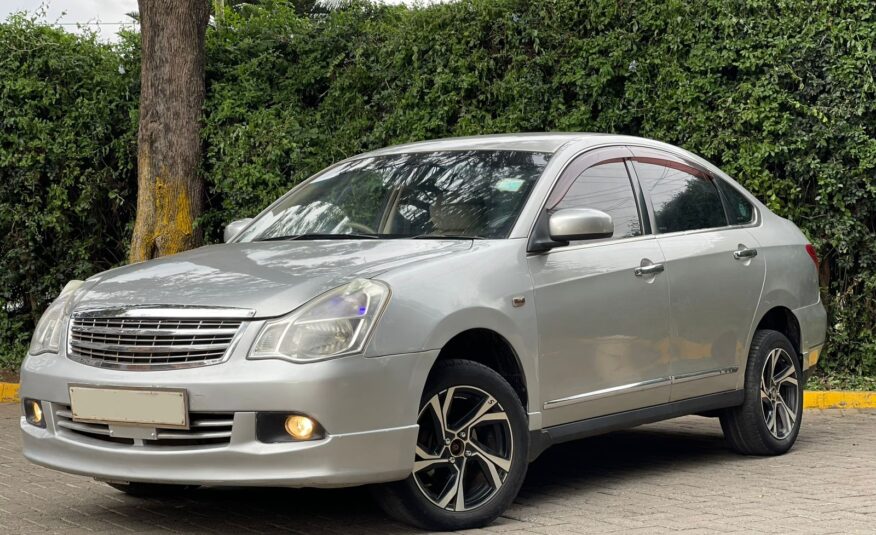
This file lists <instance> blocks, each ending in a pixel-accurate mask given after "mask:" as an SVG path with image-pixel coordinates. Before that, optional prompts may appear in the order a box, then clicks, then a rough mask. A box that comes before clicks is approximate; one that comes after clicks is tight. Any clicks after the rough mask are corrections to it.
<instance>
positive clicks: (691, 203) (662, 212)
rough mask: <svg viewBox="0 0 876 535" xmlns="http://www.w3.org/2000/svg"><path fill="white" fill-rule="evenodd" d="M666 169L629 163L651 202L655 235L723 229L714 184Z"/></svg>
mask: <svg viewBox="0 0 876 535" xmlns="http://www.w3.org/2000/svg"><path fill="white" fill-rule="evenodd" d="M670 165H671V164H667V165H662V164H658V163H651V162H643V161H638V160H635V161H633V167H634V169H635V170H636V175H638V177H639V182H640V183H641V184H642V189H643V190H644V192H645V195H649V196H650V198H651V204H652V206H653V210H654V219H655V220H656V223H657V232H658V233H660V234H666V233H668V232H679V231H683V230H698V229H707V228H715V227H723V226H726V225H727V219H726V217H725V216H724V205H723V204H721V197H720V196H719V195H718V189H717V188H716V187H715V183H714V182H712V180H711V179H709V178H707V177H705V176H695V175H693V174H691V173H688V172H686V171H684V170H682V169H681V168H676V167H671V166H670ZM678 167H682V166H678Z"/></svg>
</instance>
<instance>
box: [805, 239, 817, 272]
mask: <svg viewBox="0 0 876 535" xmlns="http://www.w3.org/2000/svg"><path fill="white" fill-rule="evenodd" d="M806 252H807V253H809V258H811V259H812V261H813V262H815V269H818V252H816V251H815V247H813V246H812V244H811V243H807V244H806Z"/></svg>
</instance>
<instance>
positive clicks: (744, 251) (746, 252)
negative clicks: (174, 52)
mask: <svg viewBox="0 0 876 535" xmlns="http://www.w3.org/2000/svg"><path fill="white" fill-rule="evenodd" d="M755 256H757V249H749V248H748V247H746V246H744V245H742V244H741V243H740V244H739V249H736V250H735V251H733V258H735V259H736V260H747V259H749V258H754V257H755Z"/></svg>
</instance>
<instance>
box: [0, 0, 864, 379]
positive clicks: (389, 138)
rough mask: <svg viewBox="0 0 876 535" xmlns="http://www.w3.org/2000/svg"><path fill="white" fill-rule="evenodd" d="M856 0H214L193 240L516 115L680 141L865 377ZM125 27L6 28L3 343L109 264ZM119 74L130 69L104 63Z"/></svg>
mask: <svg viewBox="0 0 876 535" xmlns="http://www.w3.org/2000/svg"><path fill="white" fill-rule="evenodd" d="M874 43H876V4H874V3H873V2H872V1H871V0H830V1H815V2H813V1H802V0H745V1H742V0H729V1H728V0H701V1H698V2H686V1H677V0H639V1H636V2H632V1H628V0H591V1H589V2H578V1H576V0H549V1H543V2H536V1H522V0H463V1H459V2H454V3H450V4H440V5H434V6H431V7H421V8H413V9H411V8H405V7H399V6H389V7H376V6H372V5H369V4H368V3H363V2H354V3H352V4H350V5H348V6H347V7H345V8H343V9H340V10H336V11H333V12H331V13H328V14H320V15H314V16H311V17H302V16H301V15H300V14H298V13H297V12H296V9H295V7H294V5H291V4H290V3H284V2H275V3H270V2H267V3H262V4H261V6H260V7H257V8H256V7H252V6H250V7H249V8H248V9H247V10H246V11H245V12H243V13H236V12H234V11H232V10H228V12H227V13H226V14H225V17H224V22H223V23H222V25H221V26H220V27H219V28H216V27H213V28H211V29H210V31H209V32H208V41H207V48H208V50H207V53H208V63H207V65H208V67H207V79H208V82H207V83H208V96H207V103H206V109H205V128H204V131H203V140H204V150H205V156H204V161H203V173H204V176H205V177H206V179H207V181H208V183H209V190H210V191H209V199H208V206H209V209H208V212H207V213H206V214H205V215H204V217H203V219H202V221H201V224H202V225H203V227H204V229H205V231H206V235H207V236H208V237H209V238H210V239H211V240H217V239H218V238H219V234H220V229H221V226H222V224H223V223H224V222H226V221H229V220H231V219H234V218H238V217H243V216H250V215H253V214H255V213H256V212H257V211H258V210H259V209H260V208H261V207H263V206H264V205H266V204H267V203H268V202H269V201H271V200H273V199H274V198H275V197H277V196H278V195H279V194H280V193H282V192H283V191H285V190H287V189H288V188H289V187H291V186H293V185H294V184H296V183H297V182H299V181H300V180H302V179H303V178H305V177H307V176H308V175H310V174H311V173H313V172H315V171H317V170H319V169H320V168H322V167H325V166H326V165H328V164H330V163H332V162H334V161H337V160H339V159H341V158H344V157H346V156H350V155H353V154H355V153H357V152H361V151H363V150H367V149H371V148H376V147H380V146H383V145H388V144H392V143H399V142H405V141H412V140H421V139H428V138H436V137H442V136H451V135H465V134H480V133H493V132H516V131H546V130H567V131H596V132H616V133H624V134H633V135H641V136H646V137H651V138H656V139H660V140H663V141H667V142H669V143H673V144H677V145H680V146H683V147H685V148H687V149H690V150H692V151H694V152H696V153H698V154H700V155H702V156H704V157H705V158H707V159H709V160H711V161H712V162H714V163H715V164H717V165H718V166H720V167H721V168H722V169H724V170H725V171H727V172H728V173H729V174H730V175H732V176H734V177H736V178H737V180H739V181H740V182H741V183H742V184H743V185H745V186H746V187H747V188H748V189H749V190H750V191H752V192H753V193H754V194H756V195H757V196H758V197H759V198H760V199H761V200H763V201H764V202H765V203H766V204H768V205H769V206H770V208H771V209H773V210H774V211H776V212H777V213H779V214H781V215H783V216H785V217H788V218H790V219H792V220H793V221H794V222H795V223H797V224H798V225H799V226H800V227H801V228H803V229H804V231H805V232H806V233H807V235H808V236H809V237H810V239H811V240H812V241H813V243H814V244H815V245H816V246H817V248H818V249H819V251H820V253H821V255H822V257H823V267H822V282H823V284H824V295H825V300H826V302H827V304H828V307H829V311H830V316H831V319H830V350H829V352H828V354H827V355H826V356H825V357H823V360H822V364H821V365H822V367H825V368H827V369H831V370H842V371H845V372H851V373H866V374H876V332H874V323H876V233H874V231H876V179H874V175H876V79H874V75H876V49H874ZM136 51H137V36H136V35H127V36H125V38H124V39H123V42H122V43H121V44H120V45H115V46H108V45H102V44H98V43H96V42H95V41H94V40H93V39H92V38H88V37H73V36H70V35H67V34H64V33H63V32H61V31H60V30H57V29H53V28H47V27H45V26H39V25H37V24H34V23H33V22H29V21H28V20H26V19H24V18H21V17H19V18H15V19H13V20H11V21H10V22H8V23H6V24H2V25H0V122H2V123H0V124H2V129H0V240H2V244H3V246H2V259H0V345H2V347H4V348H10V347H15V348H19V349H15V350H13V351H11V352H10V351H9V350H8V349H7V350H5V351H6V352H7V353H8V354H9V356H7V357H5V358H7V360H9V361H14V360H15V359H17V358H18V357H20V347H21V344H23V343H24V342H25V340H26V339H27V337H28V336H29V331H30V329H32V326H33V319H34V318H35V317H36V316H37V315H38V313H39V311H40V310H41V309H42V307H43V306H45V304H46V302H47V300H48V299H50V298H51V297H52V296H53V294H56V293H57V292H58V291H59V290H60V288H61V286H62V285H63V283H64V282H65V280H66V279H69V278H73V277H81V276H85V275H89V274H91V273H93V272H96V271H98V270H101V269H104V268H106V267H108V266H110V265H114V264H117V263H119V262H121V261H122V260H123V258H124V256H125V250H126V239H127V236H128V234H129V230H130V228H129V227H130V224H131V219H132V215H133V212H132V208H133V205H134V203H135V172H134V166H135V158H134V155H135V137H136V108H137V94H136V93H137V79H136V78H137V74H138V72H139V66H138V58H137V52H136ZM122 71H124V73H122V74H120V73H121V72H122Z"/></svg>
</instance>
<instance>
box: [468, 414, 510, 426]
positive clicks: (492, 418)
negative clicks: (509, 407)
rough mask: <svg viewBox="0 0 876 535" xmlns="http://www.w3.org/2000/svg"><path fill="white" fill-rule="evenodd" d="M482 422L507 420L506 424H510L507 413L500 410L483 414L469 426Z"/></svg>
mask: <svg viewBox="0 0 876 535" xmlns="http://www.w3.org/2000/svg"><path fill="white" fill-rule="evenodd" d="M484 422H508V425H511V422H510V421H509V420H508V415H507V414H506V413H505V411H500V412H489V413H487V414H484V415H483V416H481V417H480V418H478V419H477V420H475V421H474V422H472V423H471V425H470V426H469V427H474V426H476V425H479V424H482V423H484Z"/></svg>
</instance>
